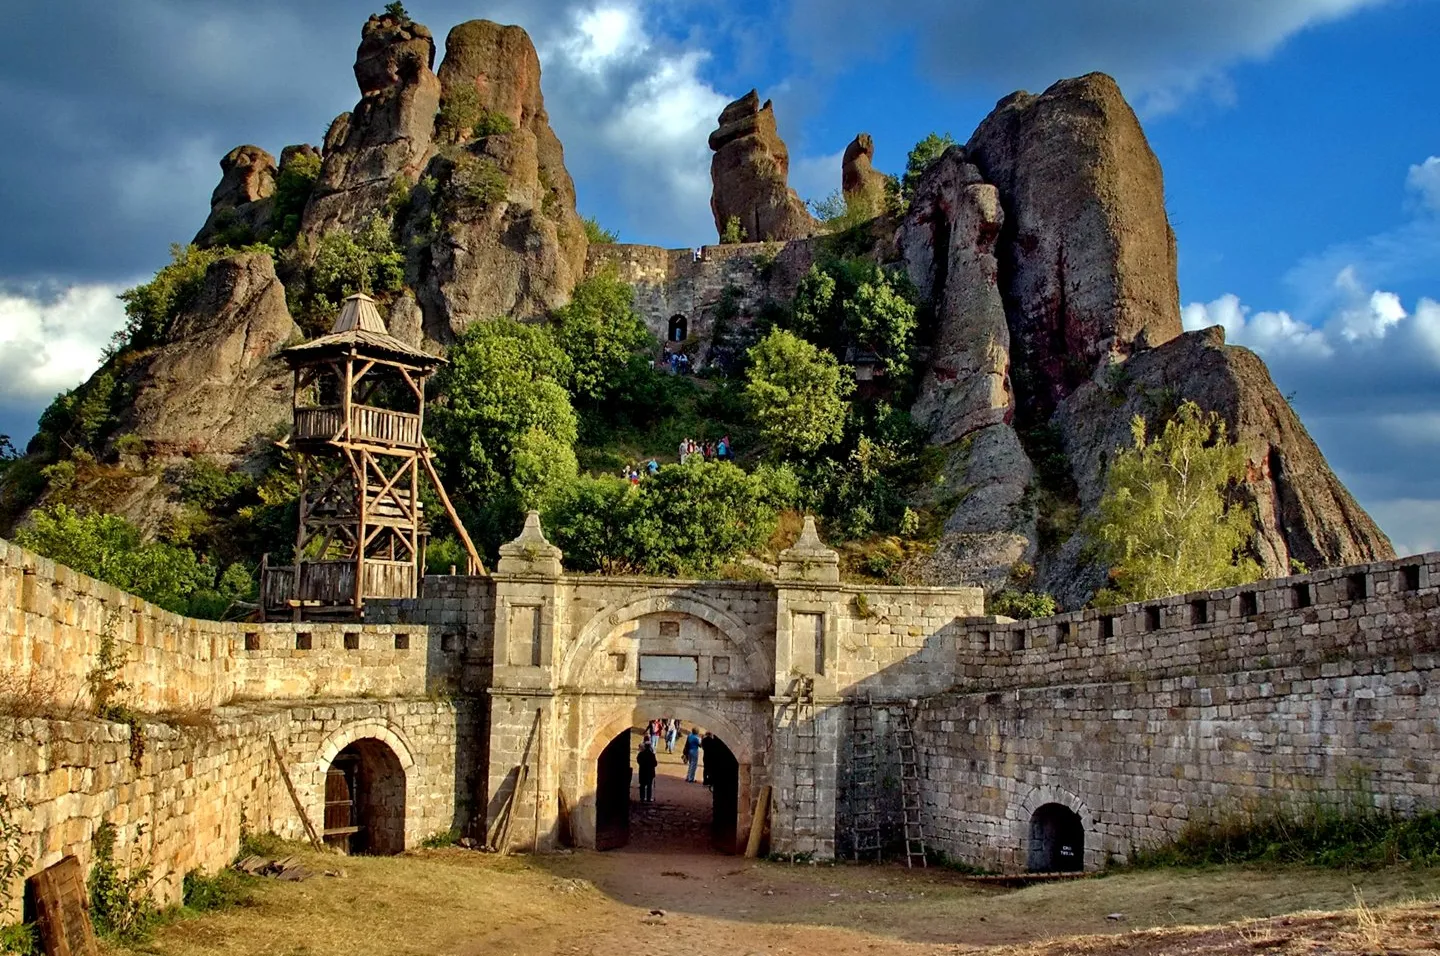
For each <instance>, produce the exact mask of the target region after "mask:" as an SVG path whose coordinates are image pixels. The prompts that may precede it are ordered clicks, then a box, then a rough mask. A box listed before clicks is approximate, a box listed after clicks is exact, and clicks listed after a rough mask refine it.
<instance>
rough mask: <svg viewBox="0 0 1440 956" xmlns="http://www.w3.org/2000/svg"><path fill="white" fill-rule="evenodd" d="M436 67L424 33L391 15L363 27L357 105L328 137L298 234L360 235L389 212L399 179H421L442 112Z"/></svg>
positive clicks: (332, 126)
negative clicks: (382, 213) (363, 228)
mask: <svg viewBox="0 0 1440 956" xmlns="http://www.w3.org/2000/svg"><path fill="white" fill-rule="evenodd" d="M434 62H435V41H434V39H433V38H432V37H431V35H430V31H429V30H428V29H427V28H426V27H424V26H423V25H421V24H419V23H414V22H412V21H410V20H408V19H401V18H397V17H394V16H391V15H390V14H380V15H376V16H372V17H371V18H370V19H369V20H368V21H367V22H366V23H365V27H364V30H363V31H362V33H361V39H360V47H359V49H358V50H357V51H356V53H355V80H356V82H357V83H359V85H360V102H359V103H358V104H357V105H356V107H355V109H354V110H353V111H352V112H350V113H342V114H341V115H340V116H339V117H337V118H336V119H335V121H334V122H333V123H331V124H330V129H329V131H328V132H327V133H326V134H325V162H324V164H323V165H322V166H321V168H320V178H319V180H318V181H317V182H316V183H315V191H314V192H313V193H312V194H311V196H310V202H309V204H308V205H307V206H306V208H305V215H304V218H303V220H302V222H301V227H300V228H301V232H302V233H303V234H304V235H305V236H306V237H307V238H309V239H311V240H315V239H318V238H319V237H320V236H322V235H324V234H325V233H327V232H330V231H331V230H334V229H354V228H358V227H359V226H361V225H363V224H364V222H365V221H366V220H367V219H368V218H369V217H370V216H371V215H374V214H375V213H376V212H378V211H380V210H382V209H383V208H384V207H385V201H386V199H387V197H388V196H389V195H390V192H391V189H392V183H394V182H395V180H396V179H397V178H398V179H402V180H404V181H405V182H406V183H407V184H409V183H414V182H415V181H416V180H417V179H419V178H420V172H421V170H423V169H424V168H425V163H426V162H427V161H428V160H429V158H430V155H431V151H432V150H431V145H432V139H433V136H434V130H435V111H436V110H437V109H438V108H439V106H440V81H439V79H438V78H437V77H436V76H435V74H434V73H433V72H431V66H432V65H433V64H434Z"/></svg>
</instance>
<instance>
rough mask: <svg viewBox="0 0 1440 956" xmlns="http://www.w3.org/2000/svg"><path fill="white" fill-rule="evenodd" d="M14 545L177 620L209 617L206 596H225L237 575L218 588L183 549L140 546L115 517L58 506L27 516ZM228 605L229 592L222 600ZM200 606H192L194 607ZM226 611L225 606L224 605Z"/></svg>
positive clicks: (130, 528) (228, 575)
mask: <svg viewBox="0 0 1440 956" xmlns="http://www.w3.org/2000/svg"><path fill="white" fill-rule="evenodd" d="M15 542H16V544H19V545H20V546H21V547H23V548H29V549H31V550H32V551H37V552H39V553H40V554H43V555H45V556H46V557H47V558H51V559H52V560H54V561H57V562H59V563H61V564H64V565H66V566H67V567H69V568H71V569H72V570H75V571H78V572H80V573H81V574H88V575H90V576H91V577H93V578H98V579H99V580H101V581H104V582H106V583H108V584H113V585H115V586H116V587H118V588H120V589H121V590H123V591H128V592H129V593H131V594H134V595H136V596H137V597H140V598H143V599H145V600H147V601H150V602H151V603H153V604H158V605H159V606H160V607H163V608H165V609H166V610H169V611H174V612H175V613H177V614H187V613H197V612H201V611H207V610H210V611H213V608H214V604H215V601H214V599H212V598H211V596H210V595H209V594H207V592H214V593H215V594H217V595H220V596H225V595H226V592H225V591H223V590H221V589H222V588H233V587H235V586H236V584H237V580H238V579H237V574H243V575H244V580H245V582H246V589H247V590H248V584H249V574H248V572H246V571H245V570H244V569H243V568H241V569H240V571H239V572H235V571H233V570H232V569H226V572H225V574H224V575H223V576H222V577H221V580H220V582H219V586H218V587H217V583H216V569H215V568H214V567H212V566H210V565H207V564H204V563H202V562H201V561H200V560H199V559H198V558H196V556H195V553H194V552H193V551H191V550H190V549H188V548H180V547H176V546H174V545H170V544H165V543H163V542H156V541H146V540H145V539H144V536H143V535H142V534H141V533H140V529H139V528H137V527H135V526H134V525H132V524H131V523H130V522H128V521H126V520H125V519H124V518H122V517H121V516H119V515H112V514H93V513H92V514H81V513H79V512H77V511H74V510H73V509H71V508H69V507H67V506H66V505H64V504H57V505H55V506H54V507H52V508H42V509H39V510H37V511H35V512H34V513H33V514H32V515H31V523H30V525H29V526H28V527H25V528H21V529H20V530H19V531H18V532H17V533H16V535H15ZM228 596H229V597H230V598H232V599H233V597H234V596H236V595H235V594H234V593H233V592H231V593H229V595H228ZM197 600H198V601H200V602H202V603H201V604H198V605H197V604H196V603H195V602H196V601H197ZM225 604H226V606H227V607H228V605H229V600H226V601H225Z"/></svg>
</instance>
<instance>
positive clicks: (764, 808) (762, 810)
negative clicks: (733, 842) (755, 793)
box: [745, 783, 770, 860]
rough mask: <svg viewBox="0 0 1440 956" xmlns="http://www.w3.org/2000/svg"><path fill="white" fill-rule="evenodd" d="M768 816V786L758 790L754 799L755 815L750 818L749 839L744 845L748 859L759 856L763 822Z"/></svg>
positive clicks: (763, 833) (762, 837)
mask: <svg viewBox="0 0 1440 956" xmlns="http://www.w3.org/2000/svg"><path fill="white" fill-rule="evenodd" d="M769 816H770V784H768V783H767V784H765V786H763V787H761V788H760V796H759V797H757V798H756V799H755V814H754V816H752V817H751V818H750V839H749V841H748V842H747V843H746V844H745V856H747V857H748V858H750V859H752V860H753V859H755V857H757V856H759V855H760V842H761V840H762V839H764V836H765V822H766V820H767V819H768V818H769Z"/></svg>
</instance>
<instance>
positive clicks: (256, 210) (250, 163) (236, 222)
mask: <svg viewBox="0 0 1440 956" xmlns="http://www.w3.org/2000/svg"><path fill="white" fill-rule="evenodd" d="M276 172H277V170H276V167H275V157H274V156H271V155H270V154H269V153H267V152H266V151H265V150H263V149H261V148H260V147H259V146H236V147H235V148H234V149H232V150H230V152H228V153H226V154H225V156H224V158H223V159H221V160H220V184H219V185H218V186H216V187H215V191H214V192H213V193H211V194H210V215H209V217H208V218H207V219H206V220H205V225H203V226H201V227H200V231H199V232H198V233H196V234H195V239H194V242H195V244H196V245H201V246H204V245H209V244H210V243H211V242H213V241H214V240H215V239H216V238H217V237H218V236H220V235H221V234H222V233H224V232H226V231H227V230H230V229H237V228H238V229H239V230H241V231H244V230H249V231H250V232H252V233H259V232H261V231H262V230H264V229H265V227H266V226H267V225H268V223H269V219H270V210H271V203H270V201H269V200H270V197H271V196H273V195H274V194H275V175H276Z"/></svg>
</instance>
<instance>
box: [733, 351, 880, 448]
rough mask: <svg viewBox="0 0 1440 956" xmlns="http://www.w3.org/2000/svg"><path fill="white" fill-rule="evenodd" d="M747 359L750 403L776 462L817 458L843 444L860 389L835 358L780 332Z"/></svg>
mask: <svg viewBox="0 0 1440 956" xmlns="http://www.w3.org/2000/svg"><path fill="white" fill-rule="evenodd" d="M748 356H749V360H750V361H749V369H748V371H747V372H746V385H745V400H746V402H747V403H748V404H749V406H750V412H751V416H752V418H753V419H754V420H755V422H756V423H757V424H758V425H759V427H760V433H761V435H762V436H763V438H764V440H765V441H766V442H767V443H769V445H770V447H771V450H772V451H773V452H774V453H775V454H776V455H777V456H782V457H784V456H791V457H794V456H807V455H813V454H814V453H815V452H817V451H819V450H820V449H821V448H823V447H825V446H826V445H830V444H833V443H834V442H837V441H839V439H840V437H841V435H842V434H843V432H844V427H845V411H846V404H845V400H846V398H847V396H849V394H850V392H851V391H853V390H854V388H855V383H854V381H853V380H852V379H851V377H850V376H849V374H847V373H848V371H849V370H848V369H845V368H842V367H841V366H840V363H839V362H838V361H836V359H835V356H833V355H831V354H829V353H827V352H822V351H821V350H820V349H818V348H816V347H815V346H814V345H811V344H810V343H809V342H807V341H805V340H804V339H802V338H799V337H798V336H795V335H792V334H791V333H789V332H786V331H783V330H780V329H777V330H775V331H773V332H771V333H770V334H769V335H767V336H766V337H765V338H764V339H762V340H761V341H760V343H759V344H758V345H756V346H755V347H754V348H752V349H751V350H750V351H749V353H748Z"/></svg>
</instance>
